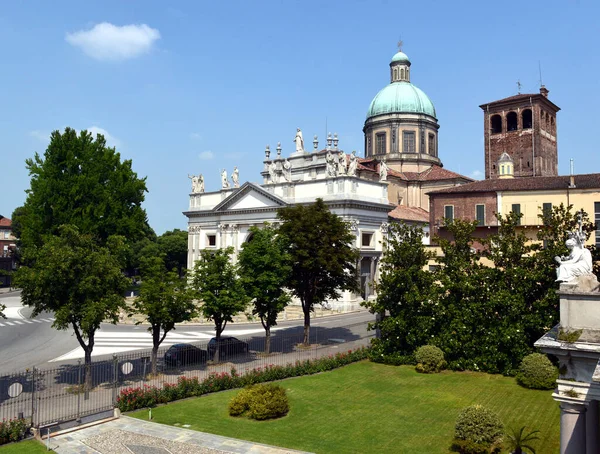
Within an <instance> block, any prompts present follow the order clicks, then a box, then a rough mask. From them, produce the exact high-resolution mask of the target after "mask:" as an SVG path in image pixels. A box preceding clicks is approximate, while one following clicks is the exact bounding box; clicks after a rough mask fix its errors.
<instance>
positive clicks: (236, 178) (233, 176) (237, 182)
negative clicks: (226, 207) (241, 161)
mask: <svg viewBox="0 0 600 454" xmlns="http://www.w3.org/2000/svg"><path fill="white" fill-rule="evenodd" d="M231 181H232V182H233V187H234V188H239V187H240V171H239V170H238V168H237V166H236V167H234V168H233V173H232V174H231Z"/></svg>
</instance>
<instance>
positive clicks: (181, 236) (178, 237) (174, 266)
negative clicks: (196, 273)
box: [157, 229, 188, 276]
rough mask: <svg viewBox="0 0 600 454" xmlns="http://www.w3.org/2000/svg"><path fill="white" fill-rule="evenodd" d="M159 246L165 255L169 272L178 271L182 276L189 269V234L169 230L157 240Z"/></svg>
mask: <svg viewBox="0 0 600 454" xmlns="http://www.w3.org/2000/svg"><path fill="white" fill-rule="evenodd" d="M157 241H158V246H159V247H160V250H161V252H162V253H163V254H165V265H166V267H167V269H168V270H176V271H177V273H178V274H179V275H180V276H182V275H183V272H184V270H185V269H186V268H187V255H188V233H187V232H186V231H184V230H179V229H174V230H169V231H167V232H165V233H163V234H162V235H160V236H159V237H158V238H157Z"/></svg>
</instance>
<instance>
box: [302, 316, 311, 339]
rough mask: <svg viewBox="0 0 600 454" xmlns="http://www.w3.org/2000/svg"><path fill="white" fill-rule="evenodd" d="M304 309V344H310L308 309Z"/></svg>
mask: <svg viewBox="0 0 600 454" xmlns="http://www.w3.org/2000/svg"><path fill="white" fill-rule="evenodd" d="M303 309H304V346H305V347H308V346H309V345H310V310H306V308H303Z"/></svg>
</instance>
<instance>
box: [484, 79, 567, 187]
mask: <svg viewBox="0 0 600 454" xmlns="http://www.w3.org/2000/svg"><path fill="white" fill-rule="evenodd" d="M479 107H481V109H482V110H483V125H484V138H485V178H486V180H487V179H489V178H499V177H501V176H502V175H501V166H499V165H498V161H499V159H500V157H501V156H502V154H503V153H507V154H508V156H509V157H510V158H511V159H512V162H513V172H514V174H513V175H514V177H515V178H518V177H540V176H541V177H548V176H556V175H558V147H557V140H556V114H557V112H558V111H559V110H560V107H558V106H557V105H556V104H554V103H553V102H552V101H550V100H549V99H548V89H547V88H546V87H544V86H543V85H542V86H541V88H540V92H539V93H533V94H518V95H515V96H510V97H508V98H504V99H500V100H498V101H493V102H490V103H487V104H482V105H481V106H479Z"/></svg>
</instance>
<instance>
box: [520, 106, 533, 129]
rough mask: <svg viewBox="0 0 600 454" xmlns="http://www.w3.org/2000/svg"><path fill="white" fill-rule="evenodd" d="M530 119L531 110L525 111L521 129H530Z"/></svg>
mask: <svg viewBox="0 0 600 454" xmlns="http://www.w3.org/2000/svg"><path fill="white" fill-rule="evenodd" d="M532 118H533V117H532V114H531V109H525V110H524V111H523V114H522V120H523V129H531V124H532Z"/></svg>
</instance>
